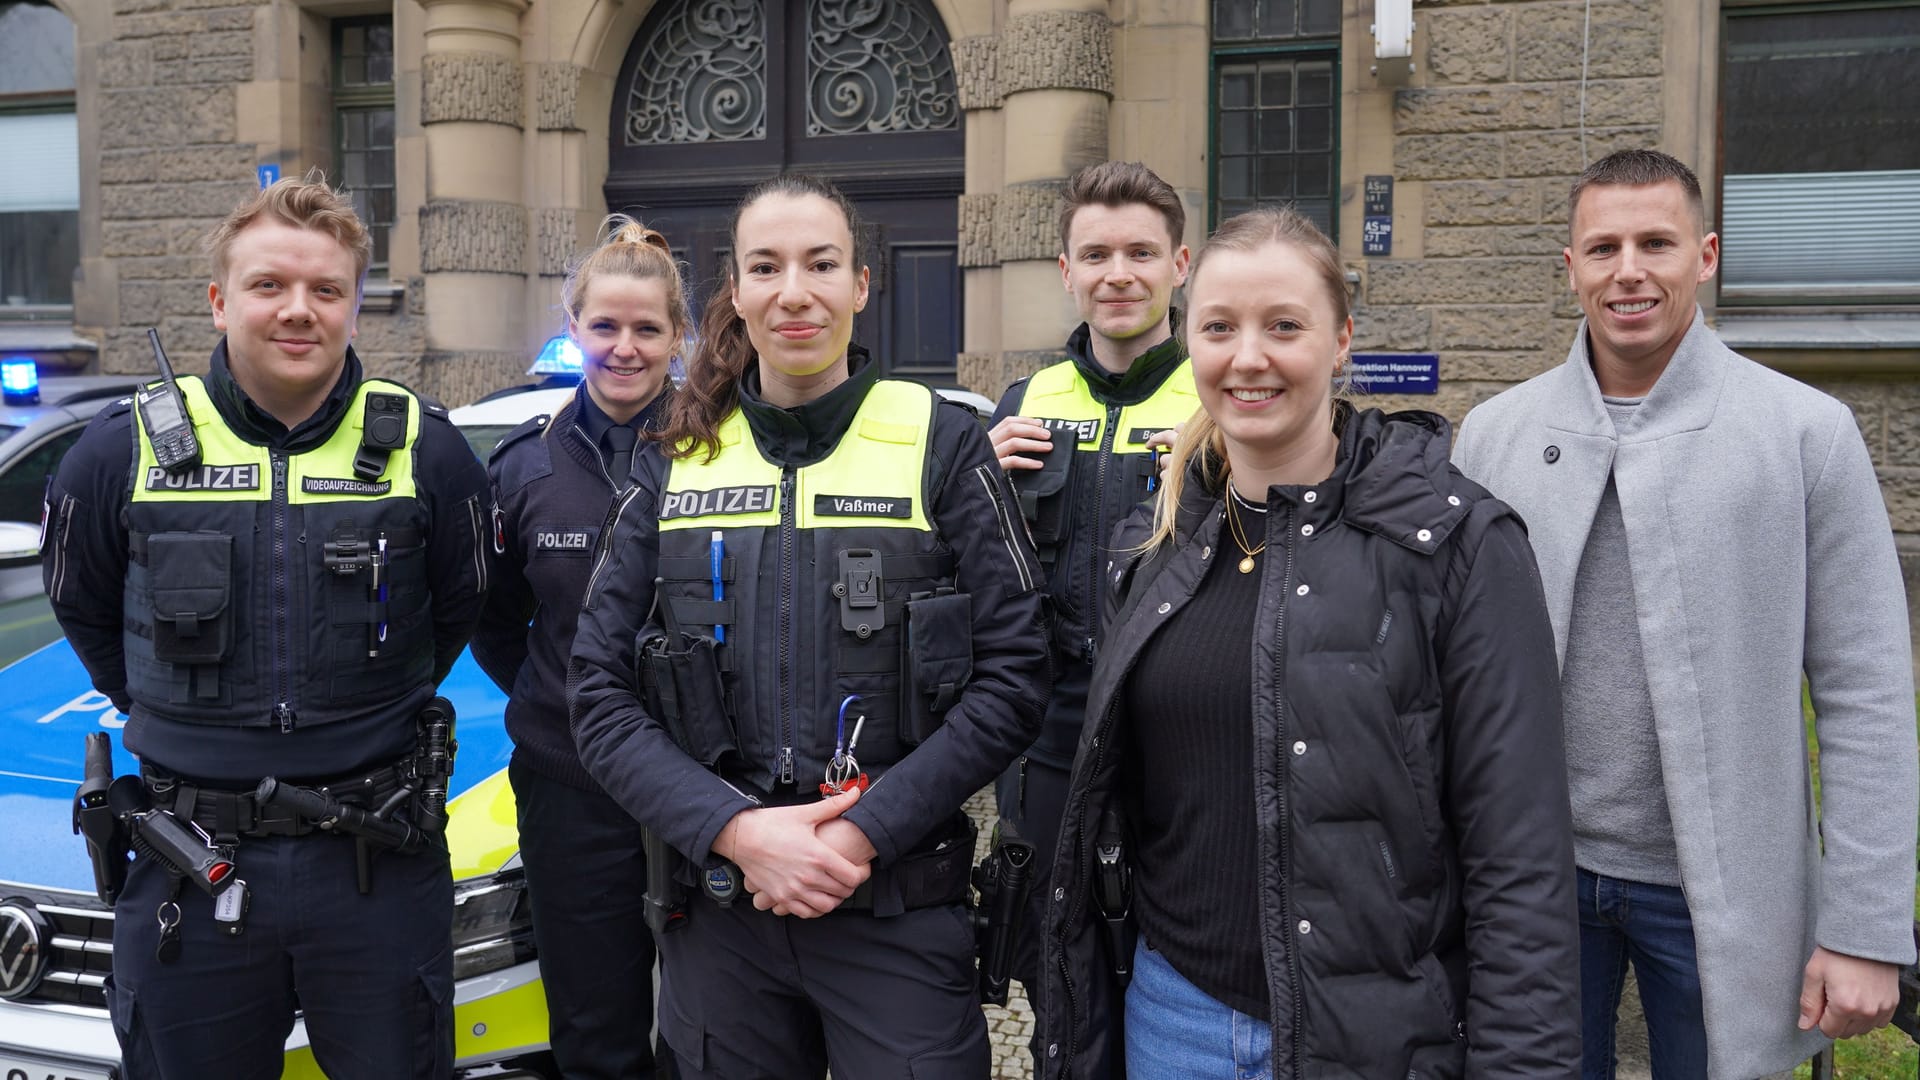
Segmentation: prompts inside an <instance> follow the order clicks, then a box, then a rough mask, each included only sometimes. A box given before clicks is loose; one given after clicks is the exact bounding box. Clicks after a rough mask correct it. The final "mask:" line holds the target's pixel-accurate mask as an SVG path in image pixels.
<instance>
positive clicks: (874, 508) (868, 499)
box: [813, 495, 913, 518]
mask: <svg viewBox="0 0 1920 1080" xmlns="http://www.w3.org/2000/svg"><path fill="white" fill-rule="evenodd" d="M813 512H814V513H816V514H824V515H827V516H829V517H883V518H910V517H912V516H913V500H912V499H886V498H880V497H877V496H873V495H815V496H814V497H813Z"/></svg>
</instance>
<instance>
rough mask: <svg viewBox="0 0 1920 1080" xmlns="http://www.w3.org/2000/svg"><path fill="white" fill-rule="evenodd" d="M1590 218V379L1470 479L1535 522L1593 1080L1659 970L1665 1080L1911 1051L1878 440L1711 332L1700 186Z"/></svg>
mask: <svg viewBox="0 0 1920 1080" xmlns="http://www.w3.org/2000/svg"><path fill="white" fill-rule="evenodd" d="M1570 209H1571V218H1572V223H1571V231H1572V237H1571V245H1570V246H1569V247H1568V248H1567V249H1566V250H1565V252H1564V257H1565V259H1566V265H1567V278H1568V281H1569V283H1570V285H1571V286H1572V288H1573V291H1574V292H1575V294H1577V296H1578V297H1579V300H1580V305H1581V308H1582V310H1583V311H1584V312H1585V314H1586V319H1585V320H1584V321H1583V322H1582V324H1581V327H1580V332H1579V335H1578V337H1577V338H1576V340H1575V341H1574V343H1573V347H1572V349H1571V350H1570V352H1569V354H1568V357H1567V362H1566V363H1565V364H1563V365H1561V366H1560V367H1558V368H1555V369H1554V370H1552V371H1549V372H1547V373H1546V374H1544V375H1541V376H1539V377H1538V378H1535V379H1533V380H1531V381H1529V382H1527V383H1525V384H1523V385H1521V386H1517V387H1515V388H1513V389H1512V390H1509V391H1507V392H1506V393H1504V394H1501V395H1500V396H1498V397H1496V398H1494V399H1493V400H1491V401H1488V402H1486V403H1484V404H1482V405H1481V406H1479V407H1478V408H1476V409H1474V410H1473V412H1472V413H1471V414H1469V415H1468V417H1467V420H1466V423H1465V424H1464V425H1463V426H1462V428H1461V432H1460V437H1459V441H1458V443H1457V445H1456V447H1455V451H1454V457H1455V460H1456V462H1457V463H1458V464H1459V465H1460V467H1461V469H1462V470H1464V471H1465V472H1466V473H1467V475H1468V476H1470V477H1472V478H1473V479H1475V480H1478V481H1479V482H1481V483H1482V484H1484V485H1486V486H1487V487H1488V488H1489V489H1491V490H1492V491H1493V493H1494V494H1495V495H1497V496H1499V497H1500V498H1501V499H1503V500H1505V501H1506V502H1508V503H1509V504H1510V505H1512V506H1513V507H1514V508H1515V509H1517V510H1518V511H1520V513H1521V515H1522V516H1523V517H1524V518H1525V519H1526V521H1527V524H1528V528H1529V531H1530V535H1531V538H1532V541H1533V546H1534V551H1535V554H1536V555H1537V557H1538V559H1539V563H1540V574H1541V577H1542V579H1543V581H1544V584H1545V587H1546V594H1547V606H1548V609H1549V612H1550V613H1551V615H1552V620H1553V629H1554V636H1555V644H1556V646H1557V647H1558V649H1559V653H1560V662H1561V669H1562V696H1563V703H1564V705H1565V715H1566V725H1567V758H1568V772H1569V777H1570V780H1571V785H1570V786H1571V791H1572V797H1573V811H1574V832H1575V844H1574V851H1575V859H1576V862H1577V863H1578V864H1579V887H1580V915H1581V961H1580V966H1581V994H1582V997H1583V1001H1582V1013H1583V1017H1582V1019H1583V1025H1582V1026H1583V1039H1584V1042H1585V1048H1586V1049H1585V1062H1584V1065H1583V1071H1582V1074H1583V1077H1584V1078H1585V1080H1600V1078H1606V1077H1611V1076H1612V1075H1613V1068H1614V1059H1613V1042H1614V1040H1613V1015H1614V1011H1615V1009H1616V1007H1617V1006H1618V1004H1619V1000H1620V994H1621V987H1622V983H1623V980H1624V979H1625V975H1626V965H1627V964H1628V963H1631V964H1632V965H1633V968H1634V973H1635V975H1636V978H1637V981H1638V983H1639V986H1640V992H1641V999H1642V1002H1643V1004H1644V1005H1645V1006H1646V1009H1645V1011H1646V1014H1647V1018H1648V1025H1649V1035H1650V1043H1651V1047H1652V1051H1653V1058H1654V1060H1653V1069H1654V1076H1655V1077H1656V1078H1660V1080H1665V1078H1667V1077H1675V1078H1691V1077H1706V1076H1712V1077H1715V1078H1721V1077H1725V1078H1729V1080H1750V1078H1752V1077H1755V1076H1760V1075H1763V1074H1768V1073H1772V1072H1774V1071H1776V1070H1780V1069H1786V1068H1790V1067H1791V1066H1792V1065H1794V1064H1795V1063H1796V1062H1799V1061H1802V1060H1805V1059H1806V1058H1808V1057H1810V1056H1811V1055H1812V1054H1814V1053H1815V1052H1816V1051H1818V1050H1819V1049H1820V1048H1821V1046H1822V1045H1824V1043H1825V1041H1826V1040H1827V1039H1832V1038H1845V1037H1848V1036H1852V1035H1858V1034H1861V1033H1863V1032H1866V1031H1869V1030H1871V1029H1873V1028H1875V1027H1878V1026H1880V1025H1882V1024H1885V1023H1886V1022H1887V1020H1888V1019H1889V1017H1890V1016H1891V1015H1892V1012H1893V1008H1894V1005H1895V1004H1896V1002H1897V1001H1898V997H1899V994H1898V971H1899V967H1900V966H1901V965H1904V964H1909V963H1912V962H1913V959H1914V942H1913V900H1914V841H1915V817H1916V812H1917V808H1916V767H1915V737H1914V697H1913V674H1912V667H1911V655H1912V653H1911V650H1910V646H1909V642H1908V634H1907V611H1906V601H1905V595H1906V594H1905V591H1904V589H1903V588H1902V584H1901V577H1900V569H1899V565H1898V562H1897V561H1896V557H1895V554H1894V546H1893V535H1892V531H1891V529H1890V528H1889V525H1888V521H1887V513H1886V506H1885V504H1884V502H1883V501H1882V499H1881V496H1880V488H1879V484H1878V482H1877V480H1876V478H1875V476H1874V471H1873V466H1872V463H1871V462H1870V461H1869V460H1868V457H1867V450H1866V445H1865V443H1864V442H1863V441H1862V440H1861V437H1860V432H1859V429H1858V428H1857V427H1856V426H1855V424H1854V422H1853V417H1852V414H1851V413H1849V412H1848V410H1847V408H1846V406H1844V405H1842V404H1841V403H1840V402H1838V401H1836V400H1834V399H1833V398H1831V397H1828V396H1826V395H1825V394H1822V393H1820V392H1818V391H1816V390H1813V389H1812V388H1810V387H1808V386H1806V385H1804V384H1802V383H1799V382H1797V381H1795V380H1793V379H1790V378H1787V377H1786V376H1783V375H1780V374H1777V373H1775V372H1773V371H1770V370H1768V369H1766V368H1763V367H1761V366H1760V365H1758V364H1755V363H1753V362H1752V361H1750V360H1747V359H1745V358H1744V357H1741V356H1739V355H1737V354H1735V353H1734V352H1732V351H1731V350H1729V349H1727V348H1726V347H1725V346H1724V345H1722V344H1721V343H1720V341H1719V339H1718V338H1717V337H1716V336H1715V335H1714V334H1713V332H1712V331H1711V330H1709V329H1708V328H1707V326H1706V323H1705V321H1704V320H1703V319H1702V317H1701V315H1700V311H1699V308H1698V306H1697V304H1696V295H1697V293H1698V290H1699V287H1700V285H1701V284H1703V283H1705V282H1706V281H1708V280H1709V279H1711V278H1712V276H1713V273H1714V271H1715V269H1716V268H1717V266H1718V263H1719V238H1718V237H1717V236H1716V235H1714V234H1713V233H1710V232H1708V231H1707V229H1706V223H1705V212H1704V208H1703V205H1702V200H1701V196H1700V184H1699V181H1698V180H1697V179H1696V178H1695V177H1694V175H1693V173H1692V171H1691V170H1689V169H1688V168H1687V167H1686V166H1685V165H1683V164H1681V163H1680V162H1678V161H1676V160H1674V159H1673V158H1671V157H1668V156H1667V155H1665V154H1661V153H1658V152H1655V151H1650V150H1629V151H1622V152H1620V153H1616V154H1613V155H1610V156H1609V157H1607V158H1604V159H1602V160H1601V161H1599V162H1596V163H1595V164H1594V165H1592V166H1591V167H1589V168H1588V169H1587V171H1586V172H1585V173H1584V174H1582V176H1581V177H1580V179H1579V180H1578V181H1577V182H1576V183H1575V185H1574V187H1573V194H1572V200H1571V208H1570ZM1802 673H1804V674H1805V676H1806V680H1807V684H1808V686H1809V687H1810V689H1811V692H1812V698H1813V706H1814V712H1815V714H1816V722H1815V734H1816V737H1817V740H1818V742H1819V744H1820V749H1821V756H1820V772H1821V776H1820V779H1821V794H1820V798H1819V800H1818V804H1817V805H1816V803H1815V800H1814V798H1813V795H1812V791H1811V785H1810V782H1809V776H1808V768H1807V748H1806V745H1805V736H1804V734H1803V728H1802V724H1801V713H1800V685H1801V676H1802Z"/></svg>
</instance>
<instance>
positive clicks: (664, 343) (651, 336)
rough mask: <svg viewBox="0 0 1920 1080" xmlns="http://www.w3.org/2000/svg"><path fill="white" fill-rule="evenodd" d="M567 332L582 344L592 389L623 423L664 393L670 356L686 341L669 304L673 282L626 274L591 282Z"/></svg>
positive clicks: (605, 408)
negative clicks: (682, 337)
mask: <svg viewBox="0 0 1920 1080" xmlns="http://www.w3.org/2000/svg"><path fill="white" fill-rule="evenodd" d="M567 333H569V334H570V335H572V337H573V341H574V344H576V345H578V346H580V356H581V360H582V363H583V366H584V368H585V370H586V379H587V393H588V394H590V395H592V396H593V403H594V404H595V405H598V406H600V410H601V411H602V412H604V413H606V414H607V415H608V416H609V417H611V418H612V419H613V421H614V422H615V423H619V424H624V423H626V422H627V421H629V420H631V419H633V418H634V417H635V416H637V415H639V413H640V410H642V409H644V408H646V407H647V405H648V404H649V403H650V402H652V401H653V399H654V398H655V397H657V396H659V394H660V388H661V387H662V386H664V385H666V380H667V361H668V360H670V359H672V357H673V349H674V345H675V344H676V343H678V341H679V340H680V335H679V334H678V333H677V332H676V330H675V327H674V325H673V317H672V315H671V314H670V309H669V307H668V305H667V283H666V282H664V281H661V280H660V279H659V278H644V279H643V278H635V277H627V276H624V275H620V274H601V275H598V276H596V277H594V279H593V280H592V281H590V282H588V284H587V291H586V294H585V295H584V296H582V297H581V298H580V313H579V315H578V316H576V317H575V318H573V319H571V320H570V321H569V323H568V326H567Z"/></svg>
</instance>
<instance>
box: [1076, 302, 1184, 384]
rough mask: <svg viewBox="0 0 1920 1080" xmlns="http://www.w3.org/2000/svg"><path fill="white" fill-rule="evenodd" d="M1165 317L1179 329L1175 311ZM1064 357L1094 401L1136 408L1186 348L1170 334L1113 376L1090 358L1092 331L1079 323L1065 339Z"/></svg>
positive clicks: (1174, 365) (1169, 370)
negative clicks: (1066, 357) (1084, 383)
mask: <svg viewBox="0 0 1920 1080" xmlns="http://www.w3.org/2000/svg"><path fill="white" fill-rule="evenodd" d="M1167 317H1168V320H1169V322H1168V325H1170V326H1178V325H1180V312H1179V311H1178V310H1172V311H1169V312H1168V315H1167ZM1067 356H1068V357H1069V358H1071V359H1072V360H1073V366H1074V369H1075V370H1077V371H1079V372H1080V377H1081V378H1082V379H1083V380H1085V381H1086V384H1087V388H1088V389H1090V390H1092V391H1093V396H1094V398H1095V399H1096V400H1098V401H1100V402H1102V403H1104V404H1108V405H1138V404H1140V403H1141V402H1143V401H1145V400H1147V399H1148V398H1150V397H1152V396H1153V392H1154V391H1155V390H1158V389H1160V384H1161V383H1163V382H1166V381H1167V376H1169V375H1171V374H1173V372H1174V370H1175V369H1176V368H1178V367H1179V366H1180V364H1181V362H1182V361H1184V360H1185V359H1186V358H1187V348H1186V345H1185V344H1184V343H1183V342H1182V341H1181V340H1180V337H1179V335H1177V334H1170V335H1168V336H1167V338H1166V339H1165V340H1163V341H1161V342H1160V343H1159V344H1158V345H1155V346H1154V347H1153V348H1151V349H1148V350H1147V351H1146V352H1143V353H1141V354H1140V355H1139V356H1136V357H1134V360H1133V364H1132V365H1131V366H1130V367H1128V368H1127V370H1126V371H1125V372H1122V373H1121V374H1118V375H1115V374H1114V373H1113V372H1111V371H1108V370H1107V369H1106V368H1104V367H1101V366H1100V361H1098V360H1095V359H1094V358H1093V330H1092V329H1091V328H1089V327H1088V326H1087V324H1086V323H1081V324H1080V325H1079V326H1077V327H1074V330H1073V333H1072V334H1070V335H1068V337H1067Z"/></svg>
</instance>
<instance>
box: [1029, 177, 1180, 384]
mask: <svg viewBox="0 0 1920 1080" xmlns="http://www.w3.org/2000/svg"><path fill="white" fill-rule="evenodd" d="M1187 260H1188V253H1187V248H1186V245H1184V244H1182V243H1180V241H1179V238H1178V237H1175V236H1172V235H1169V233H1168V230H1167V219H1166V218H1165V217H1163V216H1162V215H1161V213H1160V211H1158V210H1156V209H1154V208H1153V207H1151V206H1148V205H1147V204H1145V203H1126V204H1124V205H1121V206H1101V205H1099V204H1097V203H1096V204H1092V205H1088V206H1083V207H1081V208H1080V209H1078V210H1076V211H1074V214H1073V222H1072V225H1071V226H1070V227H1069V229H1068V232H1067V251H1066V253H1065V254H1063V255H1061V256H1060V277H1061V279H1062V280H1063V281H1064V282H1065V283H1066V287H1067V292H1069V293H1071V294H1073V304H1074V307H1075V308H1077V309H1078V310H1079V312H1080V318H1082V319H1084V320H1085V321H1086V324H1087V328H1088V329H1089V330H1090V331H1092V335H1093V355H1094V359H1096V360H1098V361H1100V364H1101V366H1103V367H1105V368H1107V369H1108V370H1110V371H1114V372H1122V371H1125V370H1127V367H1128V366H1129V365H1130V364H1132V363H1133V361H1134V358H1135V357H1138V356H1139V355H1140V354H1141V353H1144V352H1146V351H1147V350H1148V349H1150V348H1152V347H1153V346H1155V345H1157V344H1159V343H1160V341H1162V340H1163V339H1164V338H1165V337H1166V336H1167V334H1168V333H1169V329H1168V326H1167V310H1168V308H1169V307H1170V306H1171V304H1172V302H1173V290H1175V289H1177V288H1179V287H1180V285H1181V284H1182V283H1184V282H1185V281H1186V280H1187Z"/></svg>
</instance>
